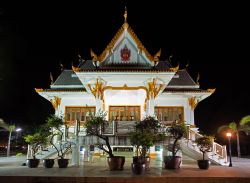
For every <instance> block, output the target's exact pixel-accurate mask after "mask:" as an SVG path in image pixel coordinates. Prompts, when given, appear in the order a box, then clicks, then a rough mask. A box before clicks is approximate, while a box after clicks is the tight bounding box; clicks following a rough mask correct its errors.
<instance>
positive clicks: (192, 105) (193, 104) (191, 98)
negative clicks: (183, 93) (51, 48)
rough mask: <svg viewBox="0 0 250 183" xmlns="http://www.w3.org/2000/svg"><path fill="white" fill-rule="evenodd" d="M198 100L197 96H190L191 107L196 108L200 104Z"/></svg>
mask: <svg viewBox="0 0 250 183" xmlns="http://www.w3.org/2000/svg"><path fill="white" fill-rule="evenodd" d="M198 103H199V102H198V100H197V99H196V98H195V97H190V98H188V104H189V105H190V107H191V109H192V110H194V109H195V108H196V106H197V105H198Z"/></svg>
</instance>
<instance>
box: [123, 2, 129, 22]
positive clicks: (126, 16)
mask: <svg viewBox="0 0 250 183" xmlns="http://www.w3.org/2000/svg"><path fill="white" fill-rule="evenodd" d="M123 16H124V23H127V18H128V12H127V7H126V6H125V12H124V15H123Z"/></svg>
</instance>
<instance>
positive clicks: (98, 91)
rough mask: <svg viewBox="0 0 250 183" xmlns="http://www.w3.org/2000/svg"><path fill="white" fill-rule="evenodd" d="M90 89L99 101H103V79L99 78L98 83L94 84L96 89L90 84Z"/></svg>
mask: <svg viewBox="0 0 250 183" xmlns="http://www.w3.org/2000/svg"><path fill="white" fill-rule="evenodd" d="M88 87H89V89H90V91H91V93H92V94H93V95H94V96H95V97H96V98H99V99H103V91H104V89H103V83H102V81H101V79H99V78H97V79H96V83H95V84H94V87H92V86H91V84H88Z"/></svg>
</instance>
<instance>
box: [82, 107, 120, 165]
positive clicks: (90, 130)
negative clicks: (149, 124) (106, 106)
mask: <svg viewBox="0 0 250 183" xmlns="http://www.w3.org/2000/svg"><path fill="white" fill-rule="evenodd" d="M106 115H107V113H106V112H102V111H99V112H98V114H97V115H93V114H92V113H90V117H89V118H88V120H87V121H86V123H85V127H86V132H87V135H90V136H96V137H98V138H100V139H102V142H101V141H99V143H98V144H97V146H98V148H99V149H101V150H103V151H104V152H105V153H107V154H108V157H107V161H108V165H109V169H110V170H123V165H124V163H125V156H114V154H113V151H112V148H111V146H110V143H109V136H107V135H104V134H103V133H102V131H103V130H102V128H103V126H108V125H109V123H108V121H107V120H106ZM103 142H104V143H103Z"/></svg>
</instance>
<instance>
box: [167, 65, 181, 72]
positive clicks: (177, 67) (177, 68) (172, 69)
mask: <svg viewBox="0 0 250 183" xmlns="http://www.w3.org/2000/svg"><path fill="white" fill-rule="evenodd" d="M178 70H179V64H178V65H177V66H176V67H173V68H169V71H170V72H177V71H178Z"/></svg>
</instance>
